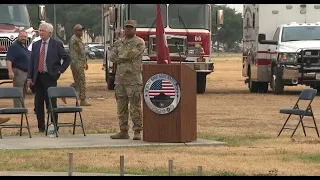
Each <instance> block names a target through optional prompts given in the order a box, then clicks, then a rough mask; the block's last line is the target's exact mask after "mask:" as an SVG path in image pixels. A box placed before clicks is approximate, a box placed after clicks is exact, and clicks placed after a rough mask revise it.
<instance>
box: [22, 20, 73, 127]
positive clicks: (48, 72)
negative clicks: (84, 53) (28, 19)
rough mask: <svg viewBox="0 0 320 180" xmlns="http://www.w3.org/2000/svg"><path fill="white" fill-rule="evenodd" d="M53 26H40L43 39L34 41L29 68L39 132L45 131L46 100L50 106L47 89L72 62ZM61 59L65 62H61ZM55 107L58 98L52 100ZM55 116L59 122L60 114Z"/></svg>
mask: <svg viewBox="0 0 320 180" xmlns="http://www.w3.org/2000/svg"><path fill="white" fill-rule="evenodd" d="M52 32H53V26H52V25H51V24H49V23H42V24H41V25H40V26H39V33H40V37H41V40H39V41H37V42H34V43H33V45H32V52H31V57H30V64H29V70H28V86H29V87H32V86H34V90H35V109H36V115H37V120H38V129H39V132H44V131H45V113H44V103H43V102H44V101H45V103H46V105H47V107H49V99H48V93H47V89H48V88H49V87H53V86H57V80H58V79H59V77H60V75H61V74H62V73H64V72H65V71H66V69H67V68H68V66H69V65H70V63H71V57H70V55H69V53H67V52H66V51H65V49H64V47H63V44H62V42H60V41H58V40H55V39H52V38H51V34H52ZM61 59H62V60H63V63H62V64H61ZM52 105H53V108H55V107H57V100H56V99H53V100H52ZM54 117H55V119H56V122H58V115H57V114H56V113H55V114H54Z"/></svg>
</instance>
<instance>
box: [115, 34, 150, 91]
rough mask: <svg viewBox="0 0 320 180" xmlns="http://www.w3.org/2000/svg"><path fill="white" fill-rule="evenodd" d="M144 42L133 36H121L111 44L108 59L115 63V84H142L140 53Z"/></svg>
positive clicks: (142, 50)
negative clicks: (121, 37)
mask: <svg viewBox="0 0 320 180" xmlns="http://www.w3.org/2000/svg"><path fill="white" fill-rule="evenodd" d="M144 49H145V42H144V40H143V39H142V38H140V37H138V36H134V37H133V38H131V39H127V38H123V39H120V40H117V41H116V42H115V43H114V44H113V48H112V50H111V52H110V61H111V62H114V63H117V69H116V77H115V84H128V85H142V73H141V65H142V54H143V52H144Z"/></svg>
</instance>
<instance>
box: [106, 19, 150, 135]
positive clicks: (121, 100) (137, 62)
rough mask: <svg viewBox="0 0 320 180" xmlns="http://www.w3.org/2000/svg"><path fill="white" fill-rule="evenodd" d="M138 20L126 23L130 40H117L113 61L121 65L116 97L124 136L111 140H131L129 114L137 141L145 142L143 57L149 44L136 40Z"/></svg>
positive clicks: (116, 80) (137, 38)
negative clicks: (143, 126) (142, 137)
mask: <svg viewBox="0 0 320 180" xmlns="http://www.w3.org/2000/svg"><path fill="white" fill-rule="evenodd" d="M136 25H137V22H136V21H135V20H128V21H126V22H125V27H124V30H125V35H126V37H125V38H123V39H120V40H117V41H116V42H115V43H114V46H113V48H112V50H111V55H110V60H111V61H112V62H114V63H116V64H117V70H116V77H115V97H116V101H117V114H118V118H119V125H120V130H121V131H120V132H119V133H118V134H115V135H112V136H110V138H111V139H129V138H130V136H129V134H128V130H129V125H128V118H129V110H128V106H129V103H130V117H131V118H132V121H133V124H134V125H133V128H132V129H133V131H134V137H133V140H141V134H140V131H141V130H142V119H141V91H142V73H141V65H142V53H143V52H144V49H145V42H144V40H143V39H141V38H140V37H138V36H136Z"/></svg>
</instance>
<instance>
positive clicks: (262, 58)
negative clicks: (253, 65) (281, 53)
mask: <svg viewBox="0 0 320 180" xmlns="http://www.w3.org/2000/svg"><path fill="white" fill-rule="evenodd" d="M271 54H277V52H270V51H258V54H257V61H258V63H257V64H258V65H270V64H271V59H270V56H271Z"/></svg>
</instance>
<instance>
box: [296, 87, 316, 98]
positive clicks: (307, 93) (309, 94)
mask: <svg viewBox="0 0 320 180" xmlns="http://www.w3.org/2000/svg"><path fill="white" fill-rule="evenodd" d="M316 95H317V90H316V89H304V90H303V91H302V92H301V93H300V96H299V100H310V101H311V100H313V99H314V97H315V96H316Z"/></svg>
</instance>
